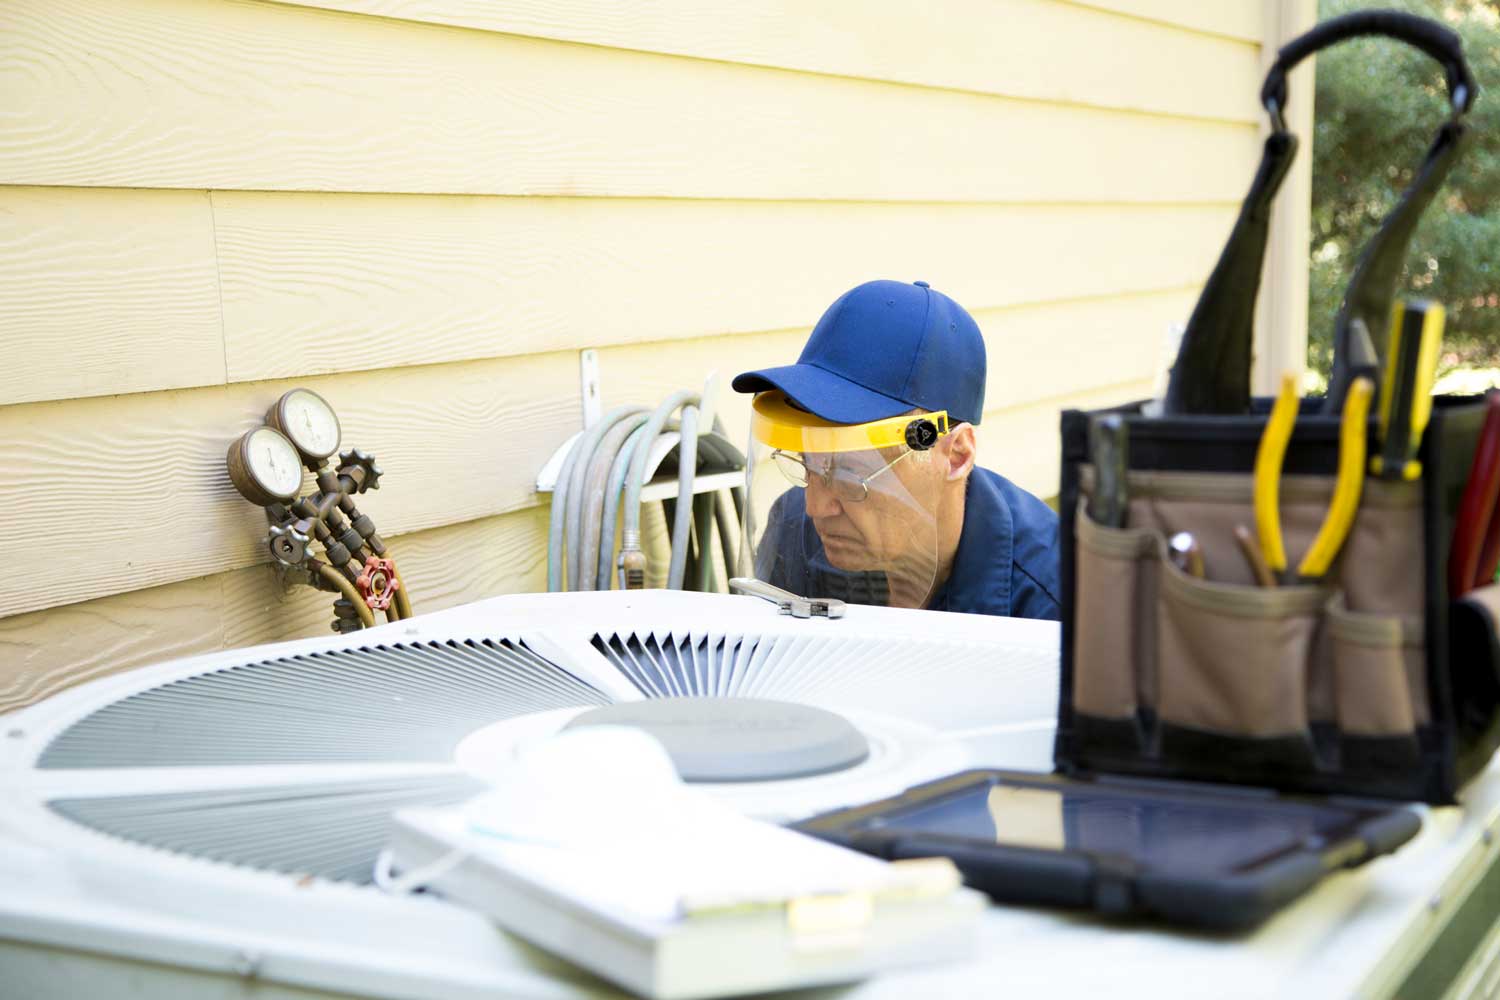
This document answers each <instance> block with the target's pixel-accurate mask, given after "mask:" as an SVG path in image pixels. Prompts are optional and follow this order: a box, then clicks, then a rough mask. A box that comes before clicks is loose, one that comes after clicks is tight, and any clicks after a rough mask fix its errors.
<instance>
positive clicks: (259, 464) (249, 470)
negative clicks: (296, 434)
mask: <svg viewBox="0 0 1500 1000" xmlns="http://www.w3.org/2000/svg"><path fill="white" fill-rule="evenodd" d="M228 465H229V478H230V481H232V482H233V483H234V488H235V489H237V490H239V491H240V496H242V497H244V498H245V499H246V500H249V501H250V502H251V503H253V504H256V505H257V506H260V507H264V506H266V505H267V504H273V503H286V502H288V501H291V500H295V499H297V492H298V491H299V490H301V489H302V457H301V456H300V455H298V454H297V449H296V448H294V447H293V446H292V442H290V441H288V440H287V439H286V438H285V437H284V436H282V434H281V433H280V432H279V431H276V430H273V429H272V428H270V427H257V428H255V430H253V431H249V432H247V433H245V434H242V435H240V437H239V438H238V439H237V440H236V441H235V442H234V444H232V445H230V446H229V459H228Z"/></svg>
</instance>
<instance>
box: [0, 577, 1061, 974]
mask: <svg viewBox="0 0 1500 1000" xmlns="http://www.w3.org/2000/svg"><path fill="white" fill-rule="evenodd" d="M1057 649H1058V629H1057V625H1056V624H1055V623H1047V622H1031V621H1019V620H1013V619H1000V618H989V617H982V616H971V615H953V614H942V613H936V612H920V611H900V610H890V609H879V608H865V607H851V608H850V609H849V613H848V615H847V617H845V618H843V619H840V620H836V621H829V620H825V619H814V620H796V619H792V618H788V617H782V616H780V615H778V614H777V613H776V609H775V608H774V607H773V606H772V605H770V604H768V603H766V602H764V601H760V600H757V599H755V598H749V597H724V596H714V595H703V594H689V593H677V592H668V591H636V592H632V593H619V592H615V593H583V594H536V595H518V596H514V597H503V598H495V599H492V600H487V601H482V602H479V603H476V604H472V605H468V606H465V607H462V608H455V609H452V610H449V611H445V612H440V613H437V614H432V615H427V616H424V617H422V618H419V619H415V620H411V621H406V622H398V623H395V624H392V625H387V626H383V627H381V628H378V629H374V630H370V631H366V632H362V633H357V634H354V635H349V636H337V637H331V638H328V639H313V640H306V641H299V642H291V643H283V644H279V645H274V646H262V647H257V648H253V649H244V650H235V651H231V652H225V653H214V654H210V655H206V656H200V657H195V658H192V659H188V660H181V661H177V662H175V663H168V664H163V665H160V666H155V667H149V668H144V669H140V670H134V671H130V672H128V673H125V674H121V675H119V676H115V677H110V678H106V679H103V680H100V681H96V682H93V683H90V684H87V685H84V686H81V687H79V688H76V689H73V690H71V691H67V692H64V693H63V694H60V695H58V696H56V697H53V698H51V699H49V700H48V701H46V702H43V703H42V704H39V705H36V706H34V707H32V708H29V709H26V710H23V711H20V712H17V713H13V714H11V715H9V716H6V717H4V718H0V732H3V734H4V738H3V739H0V802H3V809H0V886H3V890H0V993H3V995H4V996H5V997H7V998H9V997H25V998H30V997H47V998H55V997H71V996H78V997H96V996H97V997H103V996H110V997H118V996H127V995H133V996H141V997H150V998H153V1000H156V998H169V997H174V996H179V995H180V996H184V997H187V996H192V997H204V996H243V995H247V994H245V993H244V992H243V990H244V989H245V986H246V983H245V981H246V980H251V981H253V983H254V991H253V992H252V993H250V994H248V995H253V996H256V997H258V998H269V997H277V998H282V997H286V998H290V997H311V996H320V997H321V996H340V997H342V996H368V997H403V998H405V997H411V998H417V997H421V998H437V997H479V996H485V997H493V996H505V997H536V998H562V997H575V996H576V997H584V996H602V995H613V993H612V991H610V990H609V989H608V988H607V987H606V986H604V985H603V984H601V983H600V982H599V981H598V980H596V979H594V978H592V977H591V976H589V975H588V974H586V973H583V972H581V971H578V970H576V969H574V968H573V967H571V966H568V965H566V964H564V963H562V962H559V961H556V960H554V959H552V958H550V957H549V956H547V955H545V954H542V953H540V952H538V951H537V950H535V949H532V948H530V947H528V946H527V945H525V944H523V943H521V942H519V941H517V940H516V939H514V938H511V937H509V936H507V935H505V934H503V933H501V932H500V931H498V930H497V929H496V928H495V927H494V925H493V924H491V923H490V922H489V921H487V920H485V919H484V918H482V917H480V916H479V915H477V914H475V913H473V912H471V911H469V910H466V909H463V908H460V907H458V906H454V905H450V904H447V903H444V902H442V901H440V900H438V899H435V898H432V897H425V896H411V897H392V896H387V895H385V894H383V893H381V892H380V891H379V890H377V889H375V888H374V887H373V886H372V885H371V884H370V883H371V869H372V864H373V862H374V860H375V857H376V855H377V853H378V852H379V851H380V849H381V847H382V846H383V844H384V843H385V840H386V834H387V823H388V820H389V816H390V814H391V813H392V812H393V811H394V810H395V809H398V808H401V807H405V806H411V805H418V804H437V803H447V802H456V801H459V800H461V799H464V798H467V797H468V796H470V795H471V794H473V793H474V792H475V791H476V790H477V789H478V788H479V787H480V782H479V781H478V779H477V778H476V777H475V775H476V774H478V773H482V772H483V771H484V770H485V769H486V766H487V764H489V763H490V762H493V761H495V760H499V759H503V758H504V757H505V756H506V755H508V754H510V753H511V752H512V751H513V750H514V749H515V748H516V747H517V746H519V745H521V744H523V743H525V742H526V741H528V740H534V739H537V738H540V737H543V736H546V735H549V734H551V733H554V732H556V731H557V730H558V729H560V728H561V727H563V726H565V725H567V724H568V723H569V722H571V721H572V720H573V719H575V718H576V717H578V716H580V715H581V714H583V713H586V712H589V711H591V710H595V709H598V708H600V707H603V706H616V705H626V704H628V703H642V702H645V701H648V700H654V699H664V698H679V697H684V696H686V697H695V696H701V697H723V698H732V699H747V700H765V701H767V702H771V703H794V704H797V705H804V706H812V707H815V708H818V709H823V710H826V711H827V712H829V713H833V715H836V716H838V717H840V718H841V719H843V720H845V721H846V722H847V723H849V724H850V725H852V727H853V731H854V732H855V733H857V734H858V737H859V738H861V739H862V740H863V744H864V745H863V746H862V747H861V748H858V750H857V751H855V752H850V751H849V750H848V746H847V742H848V741H847V736H846V737H845V738H844V744H843V745H844V750H843V752H842V756H839V757H838V758H837V759H835V760H832V762H831V763H829V762H827V761H825V762H824V763H823V764H816V763H815V764H814V765H810V766H809V767H808V768H804V769H803V770H812V771H816V772H818V773H810V774H808V775H807V776H803V777H790V778H787V777H780V778H772V779H769V780H753V775H752V776H749V778H747V776H745V775H736V777H737V778H738V779H739V780H734V781H725V782H720V783H709V784H706V785H704V787H707V788H710V789H712V790H713V791H714V792H715V793H716V794H719V795H721V796H723V797H724V799H725V800H726V801H729V802H731V803H733V804H735V805H736V806H737V807H739V808H741V809H743V810H744V811H745V812H746V813H747V814H750V815H753V816H757V817H762V818H770V819H775V820H781V821H789V820H795V819H798V818H802V817H806V816H809V815H812V814H814V813H818V812H822V811H825V810H828V809H832V808H835V807H838V806H843V805H848V804H853V803H857V802H863V801H867V800H869V799H873V798H877V797H880V796H885V795H890V794H894V793H896V792H899V791H901V790H902V789H904V788H907V787H909V786H911V785H913V784H917V783H919V782H922V781H926V780H929V779H933V778H936V777H939V776H942V775H945V774H949V773H951V772H954V771H958V770H961V769H963V768H966V767H972V766H1003V767H1011V768H1020V769H1034V770H1039V771H1044V770H1048V769H1050V765H1051V744H1052V735H1053V722H1054V717H1055V712H1056V706H1057ZM817 714H820V715H821V714H822V713H817ZM794 742H795V741H794ZM793 750H795V748H793ZM771 756H772V757H775V756H776V755H775V754H772V755H771ZM784 764H785V761H784V760H781V759H780V758H777V760H775V761H773V762H772V764H770V765H768V767H769V768H770V771H769V772H768V773H779V774H784V773H788V772H787V770H786V769H785V768H784V767H783V765H784ZM778 768H780V770H778ZM791 772H794V773H800V772H798V768H797V766H796V765H795V764H794V765H792V767H791ZM610 821H611V818H610V817H608V816H601V817H600V822H601V823H608V822H610ZM950 974H951V973H950ZM906 978H907V977H906V976H905V975H900V976H888V977H884V978H882V979H879V980H875V981H872V982H871V983H869V984H867V986H866V987H865V988H864V989H863V990H862V991H861V995H874V994H868V993H865V992H864V990H875V991H877V992H879V993H881V994H886V995H890V996H906V995H912V994H911V992H910V984H909V983H908V984H907V985H906V986H903V980H905V979H906Z"/></svg>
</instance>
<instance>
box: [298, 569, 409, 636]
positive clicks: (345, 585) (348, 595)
mask: <svg viewBox="0 0 1500 1000" xmlns="http://www.w3.org/2000/svg"><path fill="white" fill-rule="evenodd" d="M309 562H311V563H312V564H313V566H314V567H315V568H316V569H317V571H318V575H319V576H320V577H322V578H323V579H324V580H325V581H327V582H328V583H331V584H333V587H334V589H335V590H337V591H338V592H339V593H340V594H342V595H343V596H344V599H345V600H347V601H348V602H349V603H350V604H353V605H354V611H355V613H356V614H358V615H359V620H360V623H361V624H362V625H364V627H365V628H374V627H375V612H373V611H371V610H370V606H369V605H368V604H366V603H365V599H364V598H363V597H361V596H360V593H359V591H358V590H356V589H355V587H354V584H352V583H350V582H349V579H348V578H347V577H346V576H344V574H342V573H340V572H339V571H338V570H336V569H334V568H333V567H332V566H330V565H328V564H327V563H326V562H324V561H323V560H321V559H311V560H309ZM396 593H398V594H399V593H401V592H400V591H399V590H398V591H396Z"/></svg>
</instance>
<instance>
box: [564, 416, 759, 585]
mask: <svg viewBox="0 0 1500 1000" xmlns="http://www.w3.org/2000/svg"><path fill="white" fill-rule="evenodd" d="M701 405H702V404H701V401H700V394H699V393H697V392H693V391H690V390H682V391H679V392H675V393H673V394H672V395H670V396H669V397H667V399H665V400H663V401H662V403H661V405H659V406H657V407H655V408H654V409H650V410H648V409H647V408H646V407H642V406H622V407H617V408H615V409H613V410H611V411H610V412H609V413H607V414H605V415H604V416H603V417H602V418H601V419H600V420H599V421H598V422H596V423H595V424H594V425H593V426H591V427H589V428H588V429H587V430H586V431H585V432H584V433H583V434H580V435H579V436H578V437H577V438H576V439H575V441H574V443H573V444H572V446H570V448H569V450H568V453H567V454H566V455H565V456H563V459H562V462H561V468H560V470H559V474H558V477H557V482H556V486H555V489H554V492H553V496H552V501H551V514H552V518H551V524H550V525H549V526H548V545H547V585H548V589H549V590H554V591H556V590H593V589H599V590H608V589H611V587H613V586H625V587H629V588H632V589H633V588H636V587H643V586H645V582H646V569H647V563H648V558H647V555H646V553H645V552H644V551H642V548H641V544H642V541H643V539H642V530H641V513H642V511H641V490H642V488H643V487H644V486H645V481H646V479H647V477H648V475H649V474H650V473H651V472H652V471H653V469H652V468H651V463H652V461H653V453H655V454H657V455H659V454H660V450H659V447H658V442H659V440H660V438H661V436H662V435H663V434H667V433H672V432H676V433H677V435H678V441H677V492H676V497H675V499H673V500H664V501H662V505H663V506H664V507H666V508H668V518H669V521H670V523H669V524H668V525H667V526H666V529H667V538H666V540H667V542H668V544H669V546H670V555H669V556H668V558H667V560H666V562H667V566H666V568H665V574H664V576H665V580H664V582H665V584H666V585H667V586H669V587H673V588H682V587H684V586H686V587H691V588H696V589H700V590H707V589H716V588H717V586H718V581H717V580H716V575H717V568H716V567H715V566H714V557H715V555H716V554H720V555H722V556H723V559H724V562H723V566H724V568H725V570H726V571H727V576H726V580H727V578H728V577H730V576H733V575H734V574H735V572H736V569H737V567H736V562H737V559H738V548H739V543H738V537H737V535H738V531H737V528H738V521H739V517H740V510H741V509H742V507H743V500H742V497H743V489H742V488H738V487H736V488H735V489H733V490H716V491H714V492H711V493H701V494H696V495H695V492H694V491H695V482H696V478H697V471H698V466H699V465H700V462H701V463H706V464H709V465H712V466H714V467H717V468H730V469H737V468H743V466H744V457H743V456H742V455H741V454H740V453H739V451H738V450H737V449H735V448H733V447H732V446H730V445H729V444H728V443H727V442H726V441H725V440H724V439H723V423H722V421H720V420H718V419H717V418H715V419H714V421H713V426H712V429H710V428H709V427H707V426H705V425H703V423H702V413H701ZM622 504H623V505H624V506H623V508H622V506H621V505H622ZM617 525H618V528H617ZM617 530H618V532H619V537H620V542H621V545H620V554H619V560H618V563H617V562H616V559H615V542H616V533H617ZM715 531H717V532H718V534H719V545H718V546H717V547H716V546H715V545H714V544H713V535H714V532H715ZM716 549H717V553H716ZM617 571H618V573H617Z"/></svg>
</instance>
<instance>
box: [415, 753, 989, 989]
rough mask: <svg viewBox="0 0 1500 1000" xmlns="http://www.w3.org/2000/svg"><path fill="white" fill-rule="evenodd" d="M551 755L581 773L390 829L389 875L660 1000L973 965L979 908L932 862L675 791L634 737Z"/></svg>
mask: <svg viewBox="0 0 1500 1000" xmlns="http://www.w3.org/2000/svg"><path fill="white" fill-rule="evenodd" d="M622 734H623V735H622ZM643 740H644V741H649V748H647V749H643V747H646V744H643V743H641V742H640V741H643ZM558 745H559V746H563V747H564V750H565V752H567V753H569V754H572V755H575V756H576V757H577V759H578V760H580V761H582V762H585V765H586V766H585V770H588V769H590V768H591V769H592V771H593V772H594V773H585V774H573V773H567V770H568V769H567V768H562V769H559V768H558V767H557V766H556V763H557V761H556V759H555V758H554V759H552V760H544V761H533V762H532V765H531V766H530V767H529V768H528V767H524V766H522V767H516V768H512V769H511V770H510V772H509V773H508V774H502V775H500V776H498V778H497V780H496V784H495V788H494V790H493V791H491V792H488V793H486V794H485V795H482V796H480V797H479V798H477V799H475V800H472V801H471V802H469V803H467V804H465V805H463V806H458V807H451V808H444V809H417V810H409V811H405V812H401V813H398V814H397V815H396V819H395V832H394V834H393V839H392V843H391V849H392V859H393V863H394V866H395V867H396V868H397V869H398V870H399V871H401V872H403V873H407V874H410V875H412V876H413V877H415V878H419V879H421V878H422V876H421V870H422V869H424V868H425V869H427V870H429V871H430V872H431V873H432V874H431V876H430V878H426V879H422V880H423V881H425V882H426V884H427V885H428V887H429V888H431V889H433V890H435V891H437V892H439V893H441V894H442V895H443V896H445V897H447V898H448V899H450V900H452V901H454V902H458V903H462V904H464V905H468V906H471V907H473V908H475V909H478V910H480V911H482V912H484V913H485V914H487V915H489V916H490V917H491V918H493V919H494V920H495V921H496V922H498V923H499V924H500V925H501V926H503V927H504V928H506V929H507V930H509V931H511V932H512V933H515V934H517V935H519V936H521V937H523V938H525V939H526V940H528V941H530V942H532V943H533V944H536V945H538V946H540V947H542V948H545V949H547V950H549V951H552V952H554V953H556V954H558V955H561V956H562V957H564V958H567V959H569V960H571V961H573V962H576V963H577V964H579V965H581V966H584V967H585V968H587V969H589V970H591V971H593V972H595V973H597V974H598V975H600V976H602V977H604V978H606V979H609V980H612V981H613V982H616V983H619V984H620V985H621V986H624V987H626V988H627V989H630V990H632V991H634V992H636V993H638V994H640V995H642V996H648V997H656V998H661V1000H675V998H690V997H711V996H728V995H732V994H739V993H751V992H760V991H764V990H771V989H786V988H790V987H793V986H802V985H813V984H819V983H830V982H841V981H849V980H854V979H859V978H863V977H865V976H868V975H870V974H872V973H874V972H876V971H878V970H879V969H881V968H886V967H890V966H894V965H902V964H906V963H910V962H916V961H954V960H958V959H961V958H963V957H965V956H967V955H968V954H969V953H970V951H971V950H972V946H973V937H974V930H975V921H976V918H977V917H978V914H979V913H980V912H981V911H982V909H983V907H984V898H983V897H982V896H980V895H979V894H977V893H974V892H971V891H970V890H966V889H963V888H962V887H961V885H960V880H959V876H958V873H957V870H956V869H955V868H954V867H953V866H952V864H951V863H949V862H948V861H947V860H945V859H937V860H933V861H920V862H899V863H889V862H885V861H880V860H878V859H875V858H870V857H867V856H865V855H862V854H857V853H855V852H853V851H848V850H845V849H844V848H841V847H836V846H834V845H832V844H827V843H824V842H822V841H819V840H815V839H813V838H811V837H807V836H804V835H802V834H799V833H795V832H792V831H790V830H785V829H782V828H780V827H777V826H774V825H771V824H769V823H762V822H758V821H755V820H750V819H746V818H745V817H743V816H741V815H739V814H738V813H735V812H733V811H732V810H730V809H729V808H727V807H725V806H723V805H721V804H720V803H719V802H717V801H716V800H714V799H712V798H710V797H709V796H707V795H706V794H705V793H702V792H699V791H696V790H693V789H689V788H687V787H686V786H683V785H681V784H680V783H678V782H677V781H676V780H675V775H674V774H672V773H671V772H670V762H667V763H666V768H667V777H665V778H664V777H663V773H662V770H661V761H664V760H665V757H664V756H663V757H661V758H660V759H659V760H653V759H652V756H651V755H652V754H653V753H655V752H657V751H659V745H657V744H655V743H654V741H650V738H649V737H647V736H645V735H644V734H642V733H639V732H637V731H634V730H616V731H613V732H611V731H610V730H607V729H603V728H600V729H591V730H581V731H576V732H573V733H569V734H564V736H562V737H559V738H558ZM549 752H550V748H549ZM606 762H607V763H606ZM627 762H628V763H627ZM599 771H608V772H612V773H609V774H600V773H598V772H599ZM626 771H628V772H629V773H628V777H626V776H625V775H624V773H625V772H626Z"/></svg>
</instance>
